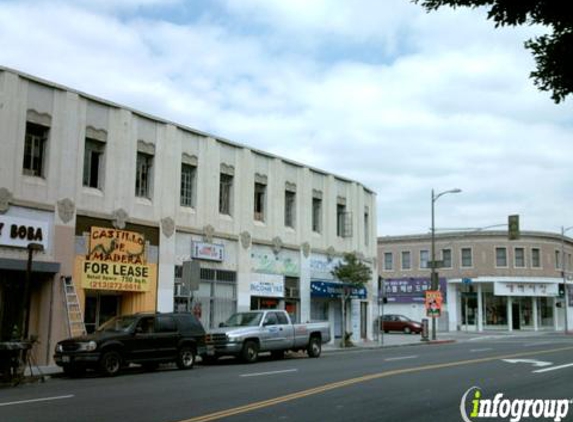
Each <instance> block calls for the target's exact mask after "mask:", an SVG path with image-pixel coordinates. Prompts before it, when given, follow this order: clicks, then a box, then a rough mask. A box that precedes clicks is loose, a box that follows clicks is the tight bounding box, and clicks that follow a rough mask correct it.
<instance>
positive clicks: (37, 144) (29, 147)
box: [23, 122, 50, 177]
mask: <svg viewBox="0 0 573 422" xmlns="http://www.w3.org/2000/svg"><path fill="white" fill-rule="evenodd" d="M49 133H50V128H49V127H46V126H42V125H38V124H35V123H30V122H26V136H25V143H24V165H23V173H24V174H25V175H28V176H36V177H44V176H45V174H44V172H45V168H44V167H45V163H44V156H45V154H46V145H47V143H48V135H49Z"/></svg>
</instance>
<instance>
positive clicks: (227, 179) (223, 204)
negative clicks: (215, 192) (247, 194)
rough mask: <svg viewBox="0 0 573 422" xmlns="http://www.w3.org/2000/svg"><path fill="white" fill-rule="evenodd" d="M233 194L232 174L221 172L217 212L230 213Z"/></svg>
mask: <svg viewBox="0 0 573 422" xmlns="http://www.w3.org/2000/svg"><path fill="white" fill-rule="evenodd" d="M232 196H233V176H231V175H230V174H225V173H221V175H220V181H219V213H221V214H225V215H231V199H232Z"/></svg>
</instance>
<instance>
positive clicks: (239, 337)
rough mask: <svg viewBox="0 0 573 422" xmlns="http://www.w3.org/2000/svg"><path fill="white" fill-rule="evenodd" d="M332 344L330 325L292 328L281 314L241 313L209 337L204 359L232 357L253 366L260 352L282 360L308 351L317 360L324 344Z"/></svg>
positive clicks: (208, 334)
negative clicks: (288, 353) (285, 355)
mask: <svg viewBox="0 0 573 422" xmlns="http://www.w3.org/2000/svg"><path fill="white" fill-rule="evenodd" d="M329 341H330V325H329V323H328V322H314V323H307V324H293V323H292V322H291V320H290V317H289V314H288V313H287V312H285V311H282V310H266V311H251V312H239V313H236V314H234V315H232V316H231V317H230V318H229V319H228V320H227V321H226V322H224V323H222V324H221V326H220V328H217V329H214V330H211V331H209V332H208V333H207V336H206V346H207V347H206V352H205V353H204V354H202V355H201V358H202V359H203V360H204V361H205V362H209V361H214V360H215V359H217V358H218V357H219V356H225V355H227V356H228V355H231V356H236V357H239V358H242V359H243V360H244V361H245V362H249V363H250V362H255V361H256V360H257V358H258V356H259V353H260V352H271V355H272V356H273V357H274V358H281V357H283V356H284V353H285V351H288V350H293V351H299V350H302V351H306V353H307V354H308V356H309V357H311V358H317V357H319V356H320V353H321V351H322V344H323V343H327V342H329Z"/></svg>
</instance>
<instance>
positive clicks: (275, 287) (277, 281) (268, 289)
mask: <svg viewBox="0 0 573 422" xmlns="http://www.w3.org/2000/svg"><path fill="white" fill-rule="evenodd" d="M249 291H250V293H251V296H263V297H284V296H285V282H284V277H283V276H281V275H276V274H251V281H250V282H249Z"/></svg>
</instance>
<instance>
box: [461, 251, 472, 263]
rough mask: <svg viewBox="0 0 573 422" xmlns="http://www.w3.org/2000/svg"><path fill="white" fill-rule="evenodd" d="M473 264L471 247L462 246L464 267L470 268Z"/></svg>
mask: <svg viewBox="0 0 573 422" xmlns="http://www.w3.org/2000/svg"><path fill="white" fill-rule="evenodd" d="M472 266H473V262H472V250H471V248H462V267H463V268H470V267H472Z"/></svg>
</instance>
